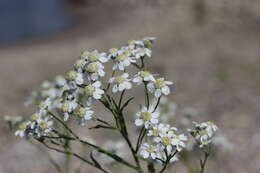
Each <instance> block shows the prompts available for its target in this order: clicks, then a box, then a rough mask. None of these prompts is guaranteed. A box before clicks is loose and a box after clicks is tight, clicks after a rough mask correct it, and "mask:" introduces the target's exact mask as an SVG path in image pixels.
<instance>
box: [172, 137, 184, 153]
mask: <svg viewBox="0 0 260 173" xmlns="http://www.w3.org/2000/svg"><path fill="white" fill-rule="evenodd" d="M187 140H188V138H187V136H185V135H184V134H180V135H176V134H175V135H173V137H172V145H173V146H174V147H175V148H176V150H177V151H181V150H182V149H183V148H184V147H185V146H186V145H185V143H184V141H187Z"/></svg>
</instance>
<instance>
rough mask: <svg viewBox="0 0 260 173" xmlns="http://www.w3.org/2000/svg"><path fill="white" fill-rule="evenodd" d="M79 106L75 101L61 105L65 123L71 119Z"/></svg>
mask: <svg viewBox="0 0 260 173" xmlns="http://www.w3.org/2000/svg"><path fill="white" fill-rule="evenodd" d="M77 106H78V104H77V102H76V101H75V100H72V101H66V102H64V103H62V104H61V105H60V109H61V112H62V113H63V116H64V121H67V120H68V119H69V115H70V114H71V113H72V112H73V111H74V110H75V109H76V107H77Z"/></svg>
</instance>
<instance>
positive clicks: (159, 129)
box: [147, 123, 177, 141]
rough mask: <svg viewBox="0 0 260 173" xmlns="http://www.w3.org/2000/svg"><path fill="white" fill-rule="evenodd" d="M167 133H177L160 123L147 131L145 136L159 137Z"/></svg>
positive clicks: (167, 125)
mask: <svg viewBox="0 0 260 173" xmlns="http://www.w3.org/2000/svg"><path fill="white" fill-rule="evenodd" d="M168 131H177V128H175V127H171V126H170V125H169V124H162V123H160V124H157V125H155V126H153V128H152V129H150V130H149V131H148V134H147V136H153V137H160V136H161V135H163V134H166V133H167V132H168ZM155 141H156V138H155Z"/></svg>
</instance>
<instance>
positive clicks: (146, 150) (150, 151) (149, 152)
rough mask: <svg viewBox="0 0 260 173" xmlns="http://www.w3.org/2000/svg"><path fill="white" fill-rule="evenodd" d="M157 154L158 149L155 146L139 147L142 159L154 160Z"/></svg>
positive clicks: (145, 144)
mask: <svg viewBox="0 0 260 173" xmlns="http://www.w3.org/2000/svg"><path fill="white" fill-rule="evenodd" d="M157 152H158V148H157V146H155V145H151V144H148V143H144V144H142V145H141V147H140V155H141V156H142V157H143V158H144V159H148V158H149V157H151V158H152V159H156V157H157Z"/></svg>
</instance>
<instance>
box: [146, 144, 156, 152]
mask: <svg viewBox="0 0 260 173" xmlns="http://www.w3.org/2000/svg"><path fill="white" fill-rule="evenodd" d="M146 151H147V152H149V153H153V152H155V151H156V147H155V146H153V145H150V146H149V147H148V148H147V149H146Z"/></svg>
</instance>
